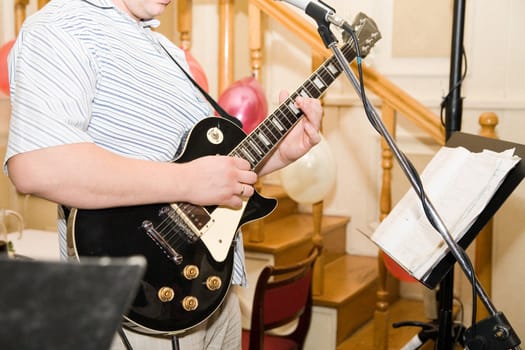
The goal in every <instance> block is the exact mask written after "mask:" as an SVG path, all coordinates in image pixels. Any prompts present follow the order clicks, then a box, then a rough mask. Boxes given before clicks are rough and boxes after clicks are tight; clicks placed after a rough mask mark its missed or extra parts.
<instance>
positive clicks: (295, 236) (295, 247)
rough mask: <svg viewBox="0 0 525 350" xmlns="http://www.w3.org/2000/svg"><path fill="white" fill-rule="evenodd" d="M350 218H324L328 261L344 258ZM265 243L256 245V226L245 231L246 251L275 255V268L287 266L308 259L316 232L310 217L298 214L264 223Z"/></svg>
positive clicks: (322, 233)
mask: <svg viewBox="0 0 525 350" xmlns="http://www.w3.org/2000/svg"><path fill="white" fill-rule="evenodd" d="M349 220H350V219H349V218H348V217H343V216H328V215H326V216H323V219H322V221H321V235H322V236H323V246H324V252H325V254H326V255H325V256H326V261H327V262H329V261H332V260H334V259H335V258H337V257H339V256H342V255H344V252H345V235H346V225H347V224H348V222H349ZM263 225H264V228H263V230H264V241H263V242H254V241H253V240H252V239H251V233H252V230H253V229H254V226H250V225H246V226H245V227H243V236H244V247H245V249H246V250H247V251H252V252H261V253H266V254H272V255H273V256H274V260H275V264H276V265H280V264H286V263H290V262H293V261H297V260H298V259H301V258H302V257H304V256H306V255H307V254H308V252H309V250H310V249H311V247H312V244H313V243H312V237H313V232H314V226H313V217H312V215H311V214H301V213H295V214H291V215H287V216H285V217H282V218H280V219H277V220H273V221H270V222H266V221H264V223H263Z"/></svg>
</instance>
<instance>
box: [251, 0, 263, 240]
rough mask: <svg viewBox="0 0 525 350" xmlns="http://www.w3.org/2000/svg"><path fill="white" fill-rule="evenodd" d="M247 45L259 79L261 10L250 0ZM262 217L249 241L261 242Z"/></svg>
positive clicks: (260, 63)
mask: <svg viewBox="0 0 525 350" xmlns="http://www.w3.org/2000/svg"><path fill="white" fill-rule="evenodd" d="M248 31H249V33H248V41H249V43H248V47H249V48H250V67H251V71H252V76H253V77H254V78H255V79H257V80H258V81H260V79H261V66H262V61H261V57H262V49H261V47H262V40H261V37H262V30H261V11H260V10H259V8H258V7H257V6H255V5H254V4H252V3H251V2H250V3H249V5H248ZM262 188H263V184H262V180H261V179H260V178H259V179H258V180H257V183H256V184H255V189H256V190H257V192H261V191H262ZM264 220H265V219H264V218H262V219H259V220H256V221H255V222H253V223H251V224H250V227H249V232H250V234H249V240H250V242H254V243H259V242H263V241H264V238H265V235H264Z"/></svg>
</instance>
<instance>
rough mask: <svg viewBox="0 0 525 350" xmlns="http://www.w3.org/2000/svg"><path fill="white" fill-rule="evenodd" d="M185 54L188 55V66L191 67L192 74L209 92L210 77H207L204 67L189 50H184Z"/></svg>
mask: <svg viewBox="0 0 525 350" xmlns="http://www.w3.org/2000/svg"><path fill="white" fill-rule="evenodd" d="M184 54H185V55H186V61H187V62H188V66H189V67H190V73H191V76H192V77H193V79H194V80H195V81H196V82H197V84H199V85H200V87H201V88H202V89H203V90H204V91H206V92H209V87H208V79H207V78H206V73H204V69H203V68H202V66H201V65H200V63H199V62H197V60H196V59H195V57H193V55H192V54H191V53H190V51H189V50H184Z"/></svg>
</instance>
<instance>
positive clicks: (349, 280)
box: [314, 255, 378, 344]
mask: <svg viewBox="0 0 525 350" xmlns="http://www.w3.org/2000/svg"><path fill="white" fill-rule="evenodd" d="M377 277H378V271H377V259H376V258H375V257H366V256H356V255H344V256H341V257H339V258H337V259H336V260H334V261H332V262H330V263H328V264H326V266H325V269H324V284H323V292H322V294H321V295H314V305H316V306H323V307H328V308H333V309H335V310H337V340H336V343H337V344H339V343H341V342H342V341H344V340H345V339H346V338H347V337H348V336H350V334H352V333H353V332H355V331H356V330H357V329H359V328H360V327H361V326H362V325H363V324H365V323H366V322H367V321H368V320H370V319H371V318H372V316H373V313H374V309H375V303H376V292H377V288H378V282H377Z"/></svg>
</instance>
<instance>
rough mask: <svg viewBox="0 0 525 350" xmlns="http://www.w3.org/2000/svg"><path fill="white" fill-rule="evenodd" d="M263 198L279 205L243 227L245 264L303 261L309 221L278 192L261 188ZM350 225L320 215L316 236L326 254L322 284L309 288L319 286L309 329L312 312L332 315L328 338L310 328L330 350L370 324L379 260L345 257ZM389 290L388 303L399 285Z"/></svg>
mask: <svg viewBox="0 0 525 350" xmlns="http://www.w3.org/2000/svg"><path fill="white" fill-rule="evenodd" d="M261 194H262V195H264V196H266V197H273V198H277V199H278V202H279V204H278V207H277V208H276V210H275V211H274V212H273V213H272V214H271V215H269V216H267V217H266V218H264V219H261V220H258V221H256V222H253V223H249V224H247V225H245V226H244V227H243V233H244V244H245V249H246V252H247V257H248V259H249V256H250V254H252V253H254V254H265V255H268V256H271V257H272V259H270V260H271V261H273V263H274V264H275V265H282V264H287V263H290V262H292V261H294V260H295V261H297V260H298V259H300V258H301V257H304V256H306V254H307V252H308V251H309V249H310V248H311V247H312V245H313V236H314V218H313V215H312V214H310V213H301V212H299V210H298V205H297V203H296V202H294V201H293V200H292V199H290V198H289V197H288V196H287V195H286V193H285V191H284V190H283V189H282V188H281V187H280V186H275V185H265V186H263V187H262V190H261ZM349 222H350V218H349V217H344V216H332V215H323V217H322V221H321V230H320V231H321V236H322V245H323V254H324V266H323V267H322V269H323V273H322V274H321V276H322V279H323V280H322V281H320V282H319V281H314V282H313V283H314V284H316V283H318V282H319V283H320V284H321V285H322V293H320V294H317V295H314V316H313V320H312V324H313V325H315V323H316V312H315V310H316V309H324V310H328V311H329V313H330V314H332V315H334V316H333V317H334V319H333V320H332V322H333V324H334V328H335V329H332V332H328V333H330V334H326V332H325V333H324V334H323V332H320V331H319V329H318V328H317V327H314V328H315V329H313V330H312V332H313V334H314V336H315V337H316V338H317V339H316V341H321V342H324V341H326V339H324V340H323V338H332V339H330V340H331V341H333V342H334V344H333V345H334V349H335V347H336V346H337V347H338V346H340V345H341V344H344V343H345V341H348V339H349V338H351V337H352V335H353V334H355V333H356V331H358V330H359V329H360V328H362V327H363V326H364V325H365V324H367V323H368V322H370V321H371V320H372V318H373V314H374V309H375V304H376V292H377V289H378V262H377V258H375V257H365V256H356V255H349V254H347V253H346V252H345V247H346V238H345V237H346V226H347V224H348V223H349ZM261 231H262V232H261ZM252 283H254V282H252ZM388 290H389V301H390V302H393V301H395V300H396V299H398V298H399V292H398V290H399V288H398V283H397V282H396V281H394V280H393V279H390V280H389V283H388ZM321 322H322V321H321ZM312 332H311V333H312ZM319 332H320V333H319ZM307 348H308V341H307ZM311 348H312V349H315V348H316V347H311ZM328 348H329V347H327V349H328Z"/></svg>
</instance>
